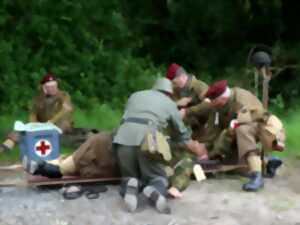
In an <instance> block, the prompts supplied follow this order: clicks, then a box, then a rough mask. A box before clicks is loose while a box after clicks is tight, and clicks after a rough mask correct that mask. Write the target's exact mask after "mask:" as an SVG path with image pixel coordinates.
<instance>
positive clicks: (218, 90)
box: [205, 80, 227, 99]
mask: <svg viewBox="0 0 300 225" xmlns="http://www.w3.org/2000/svg"><path fill="white" fill-rule="evenodd" d="M226 88H227V80H220V81H217V82H215V83H214V84H212V85H210V86H209V88H208V90H207V92H206V94H205V97H207V98H210V99H215V98H217V97H219V96H220V95H222V94H223V93H224V92H225V91H226Z"/></svg>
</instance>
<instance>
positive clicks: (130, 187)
mask: <svg viewBox="0 0 300 225" xmlns="http://www.w3.org/2000/svg"><path fill="white" fill-rule="evenodd" d="M138 190H139V182H138V180H137V179H136V178H129V180H128V181H127V183H126V186H125V195H124V202H125V205H126V208H127V210H128V211H129V212H134V211H135V210H136V209H137V205H138V197H137V195H138Z"/></svg>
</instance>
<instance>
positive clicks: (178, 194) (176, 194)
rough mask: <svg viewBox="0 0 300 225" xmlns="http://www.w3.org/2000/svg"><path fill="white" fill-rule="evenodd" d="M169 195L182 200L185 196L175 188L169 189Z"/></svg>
mask: <svg viewBox="0 0 300 225" xmlns="http://www.w3.org/2000/svg"><path fill="white" fill-rule="evenodd" d="M168 194H169V195H170V196H171V197H173V198H181V197H182V196H183V194H182V193H181V192H180V191H179V190H178V189H177V188H176V187H173V186H172V187H170V188H169V189H168Z"/></svg>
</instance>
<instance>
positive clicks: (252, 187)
mask: <svg viewBox="0 0 300 225" xmlns="http://www.w3.org/2000/svg"><path fill="white" fill-rule="evenodd" d="M263 186H264V180H263V176H262V173H261V172H252V173H251V174H250V180H249V182H248V183H246V184H244V185H243V190H244V191H253V192H255V191H258V190H259V189H260V188H262V187H263Z"/></svg>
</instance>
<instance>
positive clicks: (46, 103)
mask: <svg viewBox="0 0 300 225" xmlns="http://www.w3.org/2000/svg"><path fill="white" fill-rule="evenodd" d="M40 84H41V90H40V93H39V95H38V96H35V97H34V98H33V101H32V107H31V110H30V113H29V122H41V123H44V122H51V123H54V124H55V125H56V126H58V127H59V128H60V129H61V130H62V131H63V136H62V141H63V143H69V146H72V147H74V146H77V147H78V146H79V144H81V143H83V141H85V139H86V138H87V135H88V133H90V132H91V129H82V128H74V127H73V120H72V112H73V106H72V102H71V98H70V95H69V94H68V93H67V92H65V91H61V90H59V88H58V81H57V79H56V77H55V76H54V75H52V74H46V75H45V76H44V77H43V78H42V80H41V81H40ZM19 139H20V136H19V133H18V132H11V133H10V134H9V135H8V137H7V139H6V140H5V141H4V143H3V144H1V145H0V152H1V151H4V150H10V149H12V148H13V147H14V145H15V143H17V142H18V140H19Z"/></svg>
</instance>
